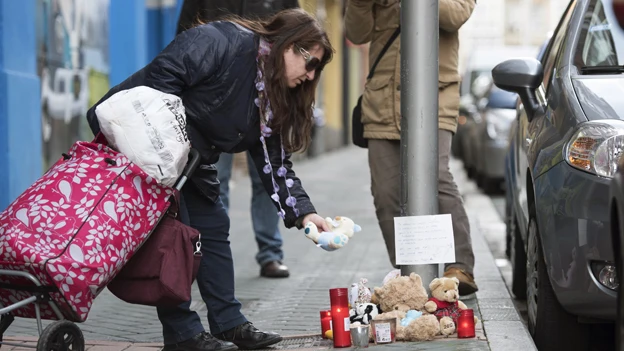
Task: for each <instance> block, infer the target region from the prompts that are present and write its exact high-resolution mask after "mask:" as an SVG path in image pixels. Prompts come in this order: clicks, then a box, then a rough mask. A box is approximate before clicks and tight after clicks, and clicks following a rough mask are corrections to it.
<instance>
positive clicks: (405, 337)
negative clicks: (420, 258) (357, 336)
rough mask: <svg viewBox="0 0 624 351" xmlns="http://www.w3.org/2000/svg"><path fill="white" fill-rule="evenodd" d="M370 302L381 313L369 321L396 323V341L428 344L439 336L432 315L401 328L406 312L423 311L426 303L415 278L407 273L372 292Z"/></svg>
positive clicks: (437, 327) (424, 295)
mask: <svg viewBox="0 0 624 351" xmlns="http://www.w3.org/2000/svg"><path fill="white" fill-rule="evenodd" d="M372 299H374V300H375V301H376V302H374V303H378V304H379V305H380V308H381V310H382V312H383V313H380V314H378V315H377V316H375V317H374V318H373V319H375V320H382V319H392V318H395V319H396V339H397V340H399V341H424V340H432V339H433V338H434V337H435V336H436V335H438V334H439V333H440V324H439V322H438V320H437V318H436V317H435V316H433V315H425V316H421V317H419V318H416V319H415V320H413V321H412V322H411V323H410V324H409V325H408V326H407V327H403V326H401V320H402V319H403V318H405V315H406V312H407V311H408V310H418V311H423V310H424V306H425V303H426V302H427V300H428V295H427V291H426V290H425V287H424V286H423V283H422V279H421V278H420V276H419V275H418V274H416V273H411V274H410V276H409V277H405V276H397V277H394V278H391V279H388V281H387V282H386V283H385V284H384V285H383V286H382V287H376V288H375V289H374V293H373V297H372ZM371 329H372V328H371ZM371 332H372V330H371ZM371 337H372V336H371Z"/></svg>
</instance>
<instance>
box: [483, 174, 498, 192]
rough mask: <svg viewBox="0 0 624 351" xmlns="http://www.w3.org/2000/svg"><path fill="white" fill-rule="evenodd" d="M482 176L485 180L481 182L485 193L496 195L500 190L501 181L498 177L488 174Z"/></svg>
mask: <svg viewBox="0 0 624 351" xmlns="http://www.w3.org/2000/svg"><path fill="white" fill-rule="evenodd" d="M482 177H483V180H482V181H481V182H482V187H483V192H484V193H486V194H487V195H494V194H497V193H498V192H499V191H500V188H501V186H500V185H501V184H500V181H498V180H497V179H492V178H488V177H486V176H482Z"/></svg>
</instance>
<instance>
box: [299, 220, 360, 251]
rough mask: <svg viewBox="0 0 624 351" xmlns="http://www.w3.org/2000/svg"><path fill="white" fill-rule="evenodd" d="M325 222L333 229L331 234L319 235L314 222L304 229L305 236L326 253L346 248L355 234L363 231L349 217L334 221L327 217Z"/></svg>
mask: <svg viewBox="0 0 624 351" xmlns="http://www.w3.org/2000/svg"><path fill="white" fill-rule="evenodd" d="M325 222H326V223H327V225H328V226H329V227H330V228H331V230H330V231H329V232H321V233H319V231H318V228H317V226H316V224H314V223H312V222H309V223H308V224H306V226H305V228H304V234H305V236H306V237H307V238H308V239H310V240H312V241H314V243H315V244H317V245H316V246H318V247H320V248H322V249H323V250H325V251H334V250H337V249H339V248H341V247H343V246H345V245H346V244H347V242H349V238H350V237H352V236H353V234H354V233H357V232H359V231H361V230H362V228H361V227H360V226H359V225H357V224H355V223H354V222H353V220H351V219H350V218H348V217H343V216H336V217H335V218H334V219H331V218H329V217H327V218H325Z"/></svg>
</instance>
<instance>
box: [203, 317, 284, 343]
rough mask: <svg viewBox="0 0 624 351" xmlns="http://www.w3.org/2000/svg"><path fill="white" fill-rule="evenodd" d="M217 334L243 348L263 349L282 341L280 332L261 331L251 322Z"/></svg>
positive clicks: (220, 337)
mask: <svg viewBox="0 0 624 351" xmlns="http://www.w3.org/2000/svg"><path fill="white" fill-rule="evenodd" d="M215 336H216V337H217V338H219V339H221V340H225V341H231V342H233V343H234V344H236V346H238V348H240V349H241V350H255V349H261V348H264V347H267V346H269V345H273V344H277V343H278V342H280V341H282V337H281V336H280V335H279V334H277V333H267V332H261V331H259V330H258V329H256V327H254V326H253V324H251V322H245V323H243V324H241V325H239V326H237V327H234V328H232V329H230V330H228V331H225V332H223V333H221V334H216V335H215Z"/></svg>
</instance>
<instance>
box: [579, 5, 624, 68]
mask: <svg viewBox="0 0 624 351" xmlns="http://www.w3.org/2000/svg"><path fill="white" fill-rule="evenodd" d="M574 61H575V65H576V66H577V67H579V68H583V67H603V66H605V67H608V66H611V67H613V66H620V65H623V64H624V30H622V28H620V26H619V25H618V21H617V18H616V17H615V14H614V13H613V0H592V1H590V3H589V5H588V7H587V9H586V11H585V16H584V19H583V24H582V27H581V33H580V36H579V41H578V44H577V47H576V50H575V58H574Z"/></svg>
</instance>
